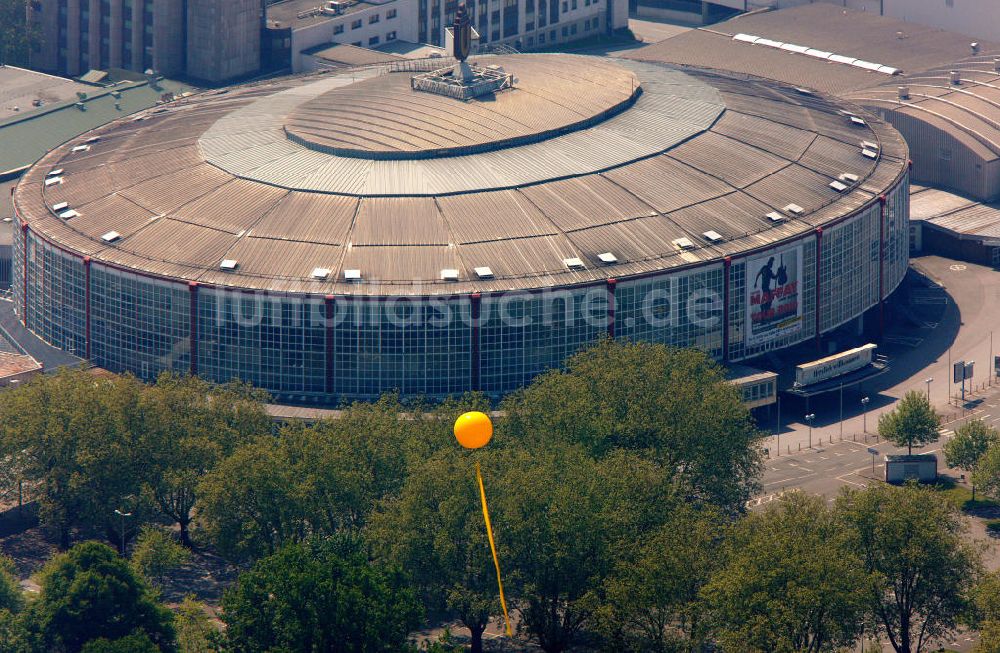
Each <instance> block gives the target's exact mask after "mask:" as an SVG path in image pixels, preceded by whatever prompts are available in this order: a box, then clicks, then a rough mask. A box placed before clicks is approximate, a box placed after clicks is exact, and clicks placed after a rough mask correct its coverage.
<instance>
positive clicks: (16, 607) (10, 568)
mask: <svg viewBox="0 0 1000 653" xmlns="http://www.w3.org/2000/svg"><path fill="white" fill-rule="evenodd" d="M23 607H24V594H23V593H22V592H21V586H20V585H19V584H18V582H17V576H15V575H14V561H13V560H11V559H10V558H9V557H7V556H5V555H2V554H0V610H7V611H9V612H13V613H17V612H20V611H21V608H23Z"/></svg>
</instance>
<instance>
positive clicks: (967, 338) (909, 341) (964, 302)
mask: <svg viewBox="0 0 1000 653" xmlns="http://www.w3.org/2000/svg"><path fill="white" fill-rule="evenodd" d="M911 266H912V267H913V268H914V269H915V270H917V271H919V272H920V273H921V274H923V275H924V276H926V277H927V278H928V279H930V280H932V282H936V283H937V284H938V285H939V287H935V286H931V287H928V288H926V289H920V288H918V289H917V291H915V292H912V293H911V295H912V297H910V301H911V302H912V303H913V304H914V305H916V306H920V305H926V304H930V303H934V304H940V306H939V309H940V310H939V312H940V313H941V316H940V318H938V319H937V320H936V321H933V322H929V323H927V324H924V325H922V326H920V327H913V326H911V325H908V324H901V323H898V324H889V325H887V328H886V334H885V336H884V338H883V339H882V342H880V343H879V351H880V353H885V354H887V355H888V356H889V359H890V366H891V370H890V372H889V373H887V374H886V375H884V376H882V377H878V378H876V379H873V380H872V381H870V382H868V383H867V384H866V385H865V390H864V392H863V396H867V397H868V398H869V402H868V404H867V407H866V409H863V408H862V405H861V403H860V398H861V396H862V393H861V392H856V391H851V390H844V392H843V416H844V419H843V422H841V420H840V397H839V396H838V393H837V392H833V393H830V394H829V395H826V397H825V398H824V399H822V400H820V401H816V402H815V403H814V404H813V405H812V406H810V408H809V412H810V413H812V414H815V415H816V419H815V420H814V423H813V427H812V445H813V447H817V446H820V445H819V443H820V442H822V443H824V444H825V443H829V442H839V441H842V440H851V439H852V438H857V439H856V440H855V441H857V442H863V441H864V434H865V433H866V432H867V433H868V434H869V441H870V442H874V440H873V439H872V438H874V434H875V433H876V432H877V430H878V419H879V417H880V416H881V415H882V414H883V413H885V412H887V411H890V410H892V409H893V407H894V406H895V403H896V401H898V400H899V398H901V397H902V396H903V395H904V394H906V393H907V392H908V391H911V390H916V391H919V392H922V393H929V395H930V399H931V403H932V404H933V405H934V406H935V408H936V409H937V410H938V412H939V413H940V414H941V415H942V416H943V422H944V423H945V424H951V423H953V422H955V421H956V420H960V419H962V418H963V417H965V416H968V415H969V414H971V413H973V412H976V411H979V412H980V413H992V412H994V411H993V410H991V409H992V408H996V411H995V412H996V413H997V415H998V416H1000V406H996V407H993V406H989V403H990V402H991V401H993V399H994V397H995V395H996V394H997V391H998V390H1000V383H998V380H997V379H994V378H992V375H993V369H992V368H993V355H994V354H1000V301H997V300H998V299H1000V283H998V282H1000V276H998V275H997V273H996V272H995V271H994V270H993V269H992V268H987V267H984V266H979V265H974V264H971V263H962V264H956V262H955V261H952V260H949V259H944V258H941V257H934V256H926V257H920V258H916V259H914V260H913V261H912V262H911ZM918 291H919V292H918ZM994 325H997V333H996V342H995V343H994V342H992V341H993V329H994ZM958 360H966V361H969V360H974V361H975V362H976V370H975V374H976V376H975V377H974V378H973V380H972V389H971V391H970V390H968V389H967V391H966V402H965V404H964V406H963V405H961V400H960V399H959V398H957V397H956V395H958V393H959V387H960V386H958V385H954V384H952V383H951V382H950V381H951V374H952V371H951V363H953V362H955V361H958ZM928 379H931V382H930V383H929V384H928V383H927V381H928ZM782 403H783V404H784V405H782V414H781V416H780V418H781V432H780V434H779V435H774V433H775V430H776V426H777V424H776V422H775V421H774V420H771V421H762V422H761V423H760V427H761V429H762V430H764V431H766V432H769V433H771V434H772V435H771V436H770V437H768V438H767V439H766V441H765V444H764V446H765V447H767V448H768V449H770V450H771V452H772V456H775V457H776V456H777V450H778V440H779V439H780V447H781V455H789V453H792V454H794V453H796V452H797V451H799V450H800V448H801V450H807V449H808V448H809V441H810V434H809V431H810V429H809V425H808V424H806V423H805V420H804V419H803V417H804V414H805V412H806V411H805V410H799V407H798V406H794V404H793V405H788V404H789V403H791V402H785V401H783V402H782ZM993 403H994V404H997V403H998V402H996V401H993ZM800 412H801V413H802V414H799V413H800Z"/></svg>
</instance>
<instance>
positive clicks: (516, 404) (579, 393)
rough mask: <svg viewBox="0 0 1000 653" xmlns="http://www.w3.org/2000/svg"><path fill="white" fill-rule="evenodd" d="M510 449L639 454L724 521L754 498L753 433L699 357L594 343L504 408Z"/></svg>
mask: <svg viewBox="0 0 1000 653" xmlns="http://www.w3.org/2000/svg"><path fill="white" fill-rule="evenodd" d="M503 408H504V410H505V411H506V413H507V417H506V419H504V420H503V422H502V424H500V428H501V430H502V431H503V433H504V434H505V435H506V436H508V437H506V438H505V439H506V440H507V441H508V443H509V444H510V445H511V446H517V447H522V446H525V445H528V446H535V444H537V443H542V442H549V441H552V440H554V439H557V440H561V441H563V442H567V443H576V444H580V445H581V446H583V447H584V448H585V449H586V451H587V452H588V453H589V454H590V455H591V456H594V457H597V458H600V457H603V456H605V455H607V454H608V453H610V452H612V451H614V450H617V449H624V450H632V451H640V452H647V455H650V456H652V457H653V459H654V460H656V461H657V462H658V463H659V464H661V466H662V468H663V469H664V470H667V473H669V475H670V476H671V477H672V478H673V480H674V482H675V485H676V487H677V492H678V493H679V494H682V495H684V496H685V497H686V498H688V499H690V500H695V501H703V502H706V503H709V504H713V505H716V506H718V507H720V508H722V509H723V510H726V511H728V512H731V513H733V514H736V513H739V512H741V511H742V510H743V506H744V505H745V503H746V501H747V499H749V498H750V497H752V496H754V495H755V494H756V493H757V492H758V488H759V486H758V478H759V476H760V473H761V470H762V467H761V455H762V453H761V448H760V443H761V434H760V433H759V432H758V431H757V429H756V427H755V426H754V423H753V420H752V418H751V416H750V413H749V411H748V410H747V409H746V407H745V406H744V405H743V402H742V400H741V397H740V395H739V392H738V391H737V390H736V388H735V387H734V386H732V384H729V383H727V382H726V379H725V375H724V374H723V371H722V369H721V368H720V367H719V366H718V365H717V364H716V363H715V362H713V361H712V360H711V358H709V357H708V356H707V355H706V354H705V353H703V352H701V351H698V350H694V349H683V350H681V349H671V348H668V347H665V346H662V345H654V344H646V343H624V342H619V341H613V340H607V339H606V340H603V341H601V342H599V343H598V344H596V345H594V346H593V347H591V348H589V349H587V350H584V351H582V352H580V353H578V354H575V355H574V356H572V357H570V358H569V359H568V360H567V369H566V370H565V371H561V370H554V371H551V372H549V373H546V374H544V375H542V376H540V377H539V378H537V379H536V380H535V381H534V382H533V383H532V384H531V385H530V386H529V387H528V388H526V389H525V390H524V391H522V392H519V393H515V394H514V395H512V396H510V397H509V398H508V399H507V400H506V401H505V402H504V405H503Z"/></svg>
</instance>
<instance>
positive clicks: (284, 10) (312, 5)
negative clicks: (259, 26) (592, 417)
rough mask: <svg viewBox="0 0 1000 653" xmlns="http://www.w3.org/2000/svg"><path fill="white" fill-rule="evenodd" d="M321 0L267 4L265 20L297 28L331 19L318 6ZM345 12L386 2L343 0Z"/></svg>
mask: <svg viewBox="0 0 1000 653" xmlns="http://www.w3.org/2000/svg"><path fill="white" fill-rule="evenodd" d="M324 4H325V3H324V1H323V0H284V1H283V2H275V3H274V4H270V5H267V20H268V22H269V23H271V22H272V21H273V22H277V23H279V24H280V26H281V27H291V28H292V29H293V30H294V29H299V28H302V27H307V26H309V25H315V24H316V23H322V22H325V21H328V20H333V19H334V18H335V17H336V16H333V15H329V14H324V13H323V12H322V11H320V8H321V7H322V6H323V5H324ZM343 4H344V5H349V6H348V7H346V8H345V10H344V13H343V14H340V15H345V14H351V13H354V12H357V11H361V10H363V9H370V8H371V7H377V6H379V5H383V4H389V3H388V2H364V1H361V2H357V1H354V0H350V1H348V0H344V2H343Z"/></svg>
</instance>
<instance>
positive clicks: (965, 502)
mask: <svg viewBox="0 0 1000 653" xmlns="http://www.w3.org/2000/svg"><path fill="white" fill-rule="evenodd" d="M933 487H934V488H935V489H936V490H937V491H938V492H940V493H941V494H943V495H944V497H945V499H947V500H948V501H949V502H950V503H951V504H952V505H953V506H955V507H956V508H958V509H959V510H962V511H965V512H968V511H971V510H982V509H985V508H996V507H998V506H1000V504H998V503H997V502H996V501H993V500H992V499H983V498H982V495H981V494H977V496H976V500H975V501H973V500H972V490H971V489H969V488H967V487H965V486H964V485H959V484H957V483H955V481H953V480H951V479H941V480H939V481H938V482H937V483H936V484H934V486H933ZM998 527H1000V520H998ZM998 532H1000V531H998Z"/></svg>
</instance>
